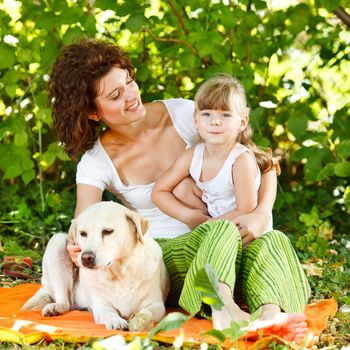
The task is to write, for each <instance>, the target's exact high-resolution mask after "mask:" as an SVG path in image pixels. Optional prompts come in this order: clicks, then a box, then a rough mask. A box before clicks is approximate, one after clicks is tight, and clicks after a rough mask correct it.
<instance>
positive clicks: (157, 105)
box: [145, 98, 194, 115]
mask: <svg viewBox="0 0 350 350" xmlns="http://www.w3.org/2000/svg"><path fill="white" fill-rule="evenodd" d="M145 107H146V109H147V111H152V112H155V113H157V114H158V113H159V114H174V115H178V114H181V113H186V114H192V113H193V111H194V102H193V101H192V100H187V99H184V98H170V99H166V100H155V101H153V102H149V103H145Z"/></svg>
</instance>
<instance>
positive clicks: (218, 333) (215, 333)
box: [201, 329, 226, 343]
mask: <svg viewBox="0 0 350 350" xmlns="http://www.w3.org/2000/svg"><path fill="white" fill-rule="evenodd" d="M201 335H211V336H213V337H215V338H216V339H217V340H219V342H220V343H223V342H224V341H225V340H226V335H225V333H224V332H222V331H219V330H218V329H211V330H209V331H207V332H204V333H201Z"/></svg>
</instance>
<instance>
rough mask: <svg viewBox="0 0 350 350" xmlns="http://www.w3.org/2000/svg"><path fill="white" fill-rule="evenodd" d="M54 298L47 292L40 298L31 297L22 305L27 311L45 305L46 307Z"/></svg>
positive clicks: (38, 308) (39, 308)
mask: <svg viewBox="0 0 350 350" xmlns="http://www.w3.org/2000/svg"><path fill="white" fill-rule="evenodd" d="M52 301H53V300H52V298H51V297H50V296H49V295H48V294H46V295H41V296H40V298H36V297H35V298H34V297H33V298H31V299H29V300H28V301H27V302H26V303H25V304H24V305H23V306H22V307H21V309H22V310H25V311H31V310H41V309H42V308H43V307H45V306H46V305H47V304H50V303H52Z"/></svg>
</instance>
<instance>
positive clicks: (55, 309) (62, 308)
mask: <svg viewBox="0 0 350 350" xmlns="http://www.w3.org/2000/svg"><path fill="white" fill-rule="evenodd" d="M67 311H69V307H67V305H64V304H58V303H51V304H47V305H45V306H44V307H43V309H42V311H41V314H42V315H43V316H58V315H62V314H64V313H65V312H67Z"/></svg>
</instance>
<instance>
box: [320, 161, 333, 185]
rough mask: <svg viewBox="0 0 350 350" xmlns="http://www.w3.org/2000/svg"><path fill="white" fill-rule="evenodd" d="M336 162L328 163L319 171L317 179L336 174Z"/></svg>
mask: <svg viewBox="0 0 350 350" xmlns="http://www.w3.org/2000/svg"><path fill="white" fill-rule="evenodd" d="M335 164H336V163H328V164H327V165H326V166H325V167H324V168H323V169H321V171H320V172H319V173H318V175H317V177H316V180H317V181H320V180H324V179H327V178H329V177H330V176H333V175H334V166H335Z"/></svg>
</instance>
